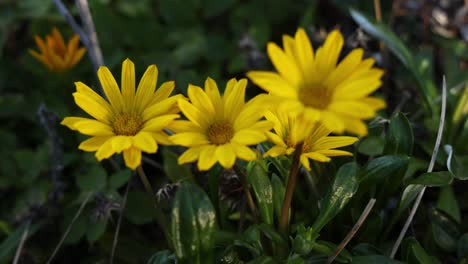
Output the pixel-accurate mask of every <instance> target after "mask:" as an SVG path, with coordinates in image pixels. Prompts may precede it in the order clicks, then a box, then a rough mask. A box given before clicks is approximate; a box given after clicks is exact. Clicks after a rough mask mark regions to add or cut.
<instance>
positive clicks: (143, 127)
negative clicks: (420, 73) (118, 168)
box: [62, 29, 385, 170]
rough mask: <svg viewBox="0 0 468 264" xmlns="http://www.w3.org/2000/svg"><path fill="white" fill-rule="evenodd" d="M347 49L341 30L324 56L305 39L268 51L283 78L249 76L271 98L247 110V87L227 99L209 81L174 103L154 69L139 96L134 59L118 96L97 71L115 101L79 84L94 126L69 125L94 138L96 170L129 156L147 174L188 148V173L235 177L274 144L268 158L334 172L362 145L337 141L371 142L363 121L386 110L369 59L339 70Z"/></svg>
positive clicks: (242, 83) (350, 59)
mask: <svg viewBox="0 0 468 264" xmlns="http://www.w3.org/2000/svg"><path fill="white" fill-rule="evenodd" d="M342 46H343V36H342V35H341V33H340V32H339V31H337V30H335V31H333V32H331V33H330V34H329V36H328V37H327V39H326V40H325V43H324V45H323V46H322V47H320V48H318V49H317V51H316V52H314V50H313V48H312V45H311V43H310V40H309V38H308V36H307V34H306V33H305V31H304V30H303V29H299V30H298V31H297V32H296V34H295V36H294V37H291V36H287V35H285V36H283V49H281V48H279V47H278V46H277V45H276V44H274V43H269V44H268V48H267V51H268V55H269V57H270V59H271V61H272V63H273V65H274V67H275V68H276V70H277V72H267V71H252V72H249V73H247V76H248V77H249V78H250V79H251V80H252V81H253V82H254V83H255V84H257V85H258V86H260V87H261V88H263V89H264V90H265V91H267V92H268V93H269V94H260V95H258V96H256V97H254V98H252V99H250V100H248V101H246V100H245V93H246V87H247V80H246V79H240V80H236V79H231V80H229V81H228V83H227V84H226V87H225V89H224V93H223V94H221V93H220V89H219V88H218V86H217V84H216V82H215V81H214V80H213V79H211V78H208V79H207V80H206V81H205V84H204V87H203V88H202V87H199V86H195V85H189V87H188V94H187V95H188V98H186V97H184V96H182V95H174V96H171V93H172V91H173V89H174V82H166V83H163V84H162V85H161V86H160V87H159V88H158V89H156V83H157V77H158V69H157V67H156V65H151V66H149V67H148V69H147V70H146V72H145V73H144V75H143V77H142V78H141V81H140V82H139V84H138V87H137V88H135V79H136V78H135V69H134V65H133V63H132V62H131V61H130V60H128V59H127V60H125V61H124V62H123V65H122V75H121V79H122V80H121V85H120V88H119V85H118V84H117V82H116V80H115V79H114V77H113V76H112V74H111V73H110V71H109V69H108V68H106V67H101V68H100V69H99V71H98V76H99V80H100V82H101V85H102V87H103V90H104V94H105V96H106V98H107V100H105V99H104V98H102V97H101V96H99V95H98V94H96V93H95V92H94V91H93V90H92V89H91V88H89V87H88V86H86V85H85V84H83V83H81V82H77V83H75V85H76V89H77V91H76V92H75V93H74V94H73V96H74V98H75V102H76V104H77V105H78V106H79V107H81V108H82V109H83V110H84V111H85V112H86V113H88V114H89V115H90V116H91V117H92V118H91V119H90V118H82V117H67V118H65V119H64V120H63V122H62V124H64V125H66V126H68V127H69V128H70V129H73V130H77V131H79V132H80V133H82V134H85V135H88V136H91V138H89V139H87V140H85V141H84V142H82V143H81V144H80V146H79V148H80V149H82V150H84V151H90V152H94V151H95V152H96V158H97V159H98V160H102V159H105V158H109V157H110V156H112V155H113V154H115V153H121V152H123V157H124V160H125V163H126V165H127V167H129V168H131V169H135V168H137V167H138V166H139V165H140V164H141V156H142V152H147V153H155V152H156V151H157V149H158V145H160V144H163V145H172V144H175V145H180V146H183V147H186V148H187V150H186V151H185V152H184V153H183V154H182V155H181V156H180V157H179V159H178V161H179V163H180V164H183V163H191V162H195V161H197V165H198V168H199V169H200V170H208V169H210V168H211V167H212V166H214V165H215V164H216V163H217V162H219V164H221V166H223V167H224V168H231V167H233V166H234V164H235V162H236V159H242V160H246V161H251V160H254V159H256V158H257V153H258V152H257V151H255V150H254V149H252V146H255V145H257V144H259V143H261V142H264V141H267V140H268V141H270V142H272V143H273V146H272V147H271V148H270V149H268V150H267V151H266V152H265V153H264V156H272V157H277V156H280V155H290V154H292V153H293V152H294V151H300V152H301V156H300V161H301V164H302V165H303V166H304V167H305V168H306V169H308V170H310V164H309V159H313V160H316V161H319V162H327V161H330V157H334V156H350V155H352V154H351V153H350V152H347V151H343V150H338V149H336V148H339V147H344V146H348V145H351V144H353V143H354V142H355V141H356V140H357V138H356V137H351V136H329V135H330V133H338V134H341V133H343V132H350V133H352V134H355V135H359V136H363V135H366V134H367V126H366V125H365V123H364V122H363V120H365V119H369V118H372V117H373V116H375V114H376V111H377V110H379V109H381V108H383V107H385V102H384V101H383V100H381V99H378V98H375V97H370V96H369V95H370V94H371V93H372V92H374V91H375V90H376V89H377V88H378V87H379V86H380V85H381V80H380V78H381V76H382V74H383V71H382V70H380V69H377V68H374V67H373V64H374V60H373V59H363V50H362V49H355V50H353V51H352V52H351V53H350V54H348V55H347V56H346V57H345V58H344V59H343V60H342V61H341V62H339V63H338V57H339V55H340V52H341V49H342ZM180 113H182V114H183V116H185V119H181V118H180ZM298 147H301V148H302V149H299V150H298V149H297V148H298Z"/></svg>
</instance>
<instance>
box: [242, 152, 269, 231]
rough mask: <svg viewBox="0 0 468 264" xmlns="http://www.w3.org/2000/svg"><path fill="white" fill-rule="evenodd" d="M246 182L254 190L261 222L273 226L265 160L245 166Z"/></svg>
mask: <svg viewBox="0 0 468 264" xmlns="http://www.w3.org/2000/svg"><path fill="white" fill-rule="evenodd" d="M247 180H248V181H249V184H250V185H251V186H252V189H253V190H254V193H255V197H256V198H257V206H258V210H259V212H260V217H261V218H262V220H263V222H265V223H267V224H269V225H273V188H272V186H271V183H270V179H269V178H268V168H267V165H266V162H265V160H255V161H252V162H250V163H249V164H248V166H247Z"/></svg>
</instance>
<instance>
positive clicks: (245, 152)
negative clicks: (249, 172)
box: [231, 143, 257, 161]
mask: <svg viewBox="0 0 468 264" xmlns="http://www.w3.org/2000/svg"><path fill="white" fill-rule="evenodd" d="M231 145H232V148H233V150H234V153H235V154H236V156H237V157H239V158H241V159H243V160H249V161H250V160H254V159H256V158H257V154H255V152H254V151H253V150H252V149H250V148H249V147H246V146H243V145H240V144H236V143H231Z"/></svg>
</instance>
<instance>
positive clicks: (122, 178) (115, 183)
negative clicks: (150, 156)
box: [109, 169, 132, 190]
mask: <svg viewBox="0 0 468 264" xmlns="http://www.w3.org/2000/svg"><path fill="white" fill-rule="evenodd" d="M131 175H132V172H131V171H130V170H128V169H124V170H120V171H118V172H117V173H114V174H112V175H111V176H110V177H109V188H111V189H113V190H116V189H118V188H120V187H122V186H123V185H124V184H125V183H127V182H128V179H130V176H131Z"/></svg>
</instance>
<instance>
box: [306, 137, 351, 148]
mask: <svg viewBox="0 0 468 264" xmlns="http://www.w3.org/2000/svg"><path fill="white" fill-rule="evenodd" d="M357 140H358V139H357V138H356V137H346V136H331V137H323V138H320V139H319V140H317V141H316V142H315V144H314V145H313V148H312V149H313V150H315V151H318V150H326V149H333V148H339V147H344V146H349V145H351V144H354V142H356V141H357Z"/></svg>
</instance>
